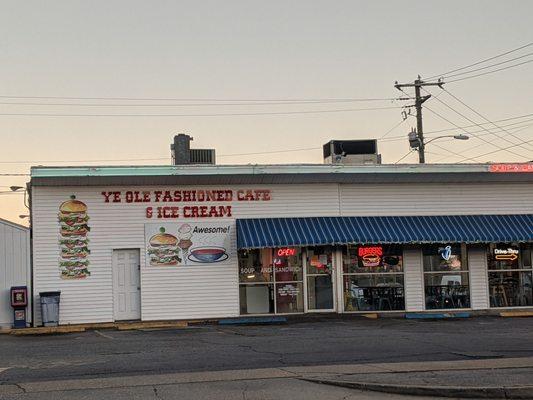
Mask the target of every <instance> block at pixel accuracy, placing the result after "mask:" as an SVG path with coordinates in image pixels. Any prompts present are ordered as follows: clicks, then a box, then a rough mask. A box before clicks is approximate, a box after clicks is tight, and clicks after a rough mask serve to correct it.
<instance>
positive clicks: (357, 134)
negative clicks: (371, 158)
mask: <svg viewBox="0 0 533 400" xmlns="http://www.w3.org/2000/svg"><path fill="white" fill-rule="evenodd" d="M0 4H1V9H2V12H1V13H0V49H1V51H0V77H1V80H0V82H1V83H0V96H1V97H0V143H1V144H0V218H5V219H9V220H12V221H15V222H19V223H24V222H23V221H22V220H20V219H19V217H18V216H19V214H25V213H26V212H27V211H26V210H25V208H24V205H23V203H22V198H23V196H22V194H11V193H7V191H9V186H11V185H21V186H23V185H24V184H25V183H26V182H27V181H28V177H26V176H5V175H4V176H2V174H27V173H28V172H29V167H30V166H31V165H40V164H42V165H97V164H107V165H116V164H165V163H167V164H168V163H169V160H170V148H169V146H170V142H171V140H172V137H173V135H174V134H177V133H187V134H190V135H191V136H193V137H194V142H193V146H194V147H200V148H215V149H216V151H217V155H218V158H217V162H218V163H220V164H242V163H245V164H248V163H321V162H322V153H321V145H322V144H323V143H325V142H327V141H329V140H331V139H367V138H378V139H379V138H382V137H383V136H384V135H385V134H386V136H385V137H383V140H380V141H379V142H378V146H379V151H380V153H381V154H382V157H383V162H384V163H394V162H396V161H398V160H399V159H400V158H401V157H403V156H405V158H403V159H402V160H401V162H405V163H409V162H410V163H414V162H417V155H416V153H412V154H407V153H408V151H409V145H408V141H407V139H406V135H407V133H408V132H409V130H410V128H411V127H412V126H415V125H416V121H415V119H414V118H413V117H412V116H410V117H408V118H407V120H406V121H405V122H403V123H401V124H400V122H401V121H402V116H401V112H402V108H401V107H402V106H403V105H406V104H411V103H412V102H407V101H399V100H392V99H394V98H397V97H398V96H405V94H403V93H401V92H399V91H398V90H396V89H395V88H394V86H393V85H394V82H395V81H399V82H412V81H413V80H414V79H415V78H416V76H417V75H418V74H420V75H421V76H422V78H425V77H428V78H429V77H432V76H435V75H436V76H438V75H439V74H442V73H445V72H447V71H450V70H453V69H456V68H460V67H462V66H465V65H468V64H472V63H475V62H477V61H479V60H483V59H485V58H489V57H492V56H494V55H498V54H500V53H503V52H506V51H508V50H511V49H515V48H518V47H520V46H523V45H525V44H527V43H529V42H532V41H533V25H532V24H531V16H532V15H533V2H531V1H512V0H511V1H505V2H503V1H464V0H462V1H446V2H430V1H409V2H399V1H372V2H369V1H355V0H352V1H331V0H329V1H314V0H305V1H303V0H302V1H297V0H294V1H276V0H273V1H269V2H265V1H253V0H246V1H231V0H229V1H224V2H222V1H198V0H197V1H157V2H147V1H90V2H88V1H75V0H74V1H73V0H69V1H54V2H42V1H24V2H20V1H1V2H0ZM532 52H533V46H531V47H528V48H524V49H523V50H521V51H519V52H516V53H512V54H509V55H508V56H506V58H505V57H504V58H501V59H496V60H494V61H493V62H492V63H497V62H499V61H505V60H506V59H510V58H515V57H520V56H524V58H521V59H518V60H516V61H515V62H512V63H507V64H503V65H502V67H505V66H507V65H511V64H514V63H519V62H523V61H527V60H529V59H531V57H530V56H529V58H528V56H526V55H527V54H528V53H532ZM479 67H483V65H480V66H479ZM474 68H475V67H474ZM479 72H486V70H481V71H479ZM449 80H450V81H451V80H453V78H451V79H449ZM444 87H445V88H446V89H447V90H448V92H449V93H447V92H443V91H441V90H440V89H438V88H436V87H435V88H430V89H428V90H429V91H430V92H431V93H432V94H433V95H434V97H435V96H436V95H438V97H437V98H433V99H431V100H429V101H428V102H427V104H425V105H427V106H428V107H429V108H430V109H431V110H432V111H431V112H430V111H428V110H425V111H424V129H425V131H426V132H428V138H431V137H435V136H436V135H437V134H438V133H431V132H433V131H436V130H441V129H447V128H456V126H455V125H457V126H460V127H464V126H468V125H472V121H474V122H475V123H481V122H485V120H484V119H483V118H482V117H481V116H480V115H483V116H484V117H486V118H488V119H490V120H492V121H495V120H503V119H507V118H511V117H515V116H521V115H527V114H531V113H533V101H532V100H531V93H532V90H533V63H526V64H524V65H521V66H517V67H516V68H510V69H507V70H502V71H501V72H497V73H494V74H488V75H485V76H480V77H478V78H473V79H466V80H464V81H457V82H450V83H448V84H446V85H445V86H444ZM407 92H408V94H412V92H411V91H409V90H407ZM450 93H451V94H452V95H454V96H456V97H457V99H460V100H461V101H463V102H464V103H465V104H467V105H468V106H470V107H471V108H472V109H474V110H476V111H477V112H478V114H476V113H474V112H473V111H472V110H471V109H468V108H466V107H465V106H464V104H461V103H459V102H458V101H457V99H455V98H454V97H452V96H451V94H450ZM424 94H427V93H424ZM54 97H56V99H54ZM68 97H71V98H77V99H65V98H68ZM103 98H105V99H103ZM369 98H371V99H384V100H376V101H354V100H356V99H369ZM251 100H254V101H251ZM348 100H349V101H348ZM441 101H442V102H441ZM13 103H18V104H13ZM229 103H231V104H229ZM265 103H267V104H265ZM447 105H448V106H451V108H450V107H447ZM367 108H373V109H374V110H361V109H367ZM375 108H377V110H376V109H375ZM454 110H455V111H454ZM316 111H320V112H318V113H317V112H316ZM413 111H414V110H413ZM456 111H459V112H460V113H461V114H463V116H461V115H460V114H459V113H457V112H456ZM13 114H20V115H13ZM35 114H41V115H35ZM42 114H44V115H42ZM149 114H150V115H151V116H150V115H149ZM437 114H440V115H441V117H439V116H438V115H437ZM113 115H114V116H113ZM442 117H444V118H445V119H447V120H448V121H446V120H445V119H444V118H442ZM531 118H533V117H530V119H531ZM514 121H516V120H510V121H509V122H501V124H507V123H512V122H514ZM393 127H395V129H392V128H393ZM466 131H467V132H470V131H480V128H478V127H474V128H467V129H466ZM513 132H515V133H514V135H515V136H516V137H518V138H519V139H516V138H515V137H512V138H506V137H505V135H504V134H503V132H500V133H499V135H500V136H503V137H501V138H498V136H496V135H488V136H485V137H486V138H489V139H490V141H494V142H495V145H494V144H490V143H486V142H485V141H482V140H479V139H476V138H472V139H471V140H468V141H459V140H455V141H454V140H453V139H451V140H447V139H443V140H439V142H438V143H434V145H433V144H430V145H428V148H427V162H447V163H457V162H475V161H479V162H488V161H502V162H521V161H527V160H532V159H533V142H531V143H530V144H529V145H527V144H524V145H522V146H519V147H514V148H513V153H517V154H512V153H510V152H506V151H500V152H495V153H492V154H489V155H484V154H485V153H488V152H491V151H494V150H498V147H496V146H499V147H507V146H510V145H511V144H513V143H516V141H517V140H520V139H521V140H524V141H529V140H532V139H533V126H530V127H527V126H526V125H524V129H522V130H516V131H513ZM459 133H465V131H462V130H460V129H458V128H457V129H456V130H452V131H446V132H444V133H441V134H459ZM510 139H512V140H510ZM513 140H514V141H513ZM288 150H294V151H288ZM278 151H279V152H278ZM258 152H270V153H267V154H250V153H258ZM457 153H459V154H457ZM478 155H481V156H480V157H478V158H476V159H469V158H471V157H476V156H478Z"/></svg>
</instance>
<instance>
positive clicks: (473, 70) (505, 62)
mask: <svg viewBox="0 0 533 400" xmlns="http://www.w3.org/2000/svg"><path fill="white" fill-rule="evenodd" d="M531 55H533V53H527V54H524V55H522V56H520V57H515V58H511V59H509V60H505V61H501V62H499V63H496V64H491V65H487V66H485V67H480V68H476V69H471V70H470V71H466V72H459V73H457V74H452V75H446V76H444V77H443V78H442V79H448V78H455V77H456V76H461V75H467V74H471V73H472V72H477V71H483V70H485V69H489V68H492V67H497V66H498V65H502V64H507V63H510V62H511V61H516V60H520V59H522V58H525V57H529V56H531Z"/></svg>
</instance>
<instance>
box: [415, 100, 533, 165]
mask: <svg viewBox="0 0 533 400" xmlns="http://www.w3.org/2000/svg"><path fill="white" fill-rule="evenodd" d="M425 109H426V110H428V111H430V112H431V113H433V114H435V115H436V116H438V117H439V118H441V119H443V120H444V121H446V122H448V123H449V124H452V125H454V126H455V127H456V128H458V129H461V130H462V131H463V132H465V133H466V134H467V135H472V136H474V137H475V138H477V139H480V140H482V141H483V142H486V143H488V144H490V145H492V146H494V147H497V148H498V149H500V150H505V151H507V152H508V153H511V154H513V155H516V156H519V157H521V158H528V157H526V156H523V155H522V154H518V153H515V152H514V151H512V150H508V149H506V148H503V147H501V146H498V145H496V144H494V143H491V142H490V141H488V140H486V139H485V138H483V137H481V138H480V137H479V136H476V135H473V134H472V133H471V132H468V131H467V130H465V129H462V128H461V127H460V126H459V125H456V124H455V123H453V122H452V121H450V120H449V119H447V118H446V117H443V116H442V115H440V114H439V113H437V112H436V111H433V110H432V109H431V108H429V107H428V106H426V107H425ZM510 148H512V147H510Z"/></svg>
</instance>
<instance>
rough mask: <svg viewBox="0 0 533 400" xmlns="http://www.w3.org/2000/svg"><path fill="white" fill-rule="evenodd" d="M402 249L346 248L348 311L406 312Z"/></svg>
mask: <svg viewBox="0 0 533 400" xmlns="http://www.w3.org/2000/svg"><path fill="white" fill-rule="evenodd" d="M402 254H403V253H402V248H401V247H400V246H393V245H390V246H380V245H372V246H346V247H345V248H344V249H343V255H342V259H343V261H342V264H343V268H342V270H343V288H344V310H345V311H392V310H403V309H405V296H404V277H403V256H402Z"/></svg>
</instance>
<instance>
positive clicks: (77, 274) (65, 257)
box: [58, 195, 91, 279]
mask: <svg viewBox="0 0 533 400" xmlns="http://www.w3.org/2000/svg"><path fill="white" fill-rule="evenodd" d="M58 221H59V228H60V231H59V235H60V238H59V249H60V254H59V256H60V258H59V270H60V272H61V279H85V278H87V277H88V276H90V275H91V273H90V272H89V260H88V257H89V254H90V250H89V246H88V244H89V239H88V238H87V234H88V233H89V231H90V230H91V229H90V228H89V225H88V224H87V223H88V221H89V216H88V215H87V205H86V204H85V203H83V202H82V201H79V200H76V196H74V195H72V196H70V200H67V201H64V202H63V203H61V205H60V206H59V214H58Z"/></svg>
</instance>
